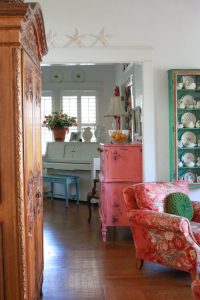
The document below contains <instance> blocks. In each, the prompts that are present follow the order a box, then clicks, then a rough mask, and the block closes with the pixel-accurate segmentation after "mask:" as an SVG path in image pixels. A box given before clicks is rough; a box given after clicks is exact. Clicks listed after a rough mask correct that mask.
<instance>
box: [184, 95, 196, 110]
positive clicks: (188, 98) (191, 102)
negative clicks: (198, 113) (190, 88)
mask: <svg viewBox="0 0 200 300" xmlns="http://www.w3.org/2000/svg"><path fill="white" fill-rule="evenodd" d="M181 100H182V102H183V103H184V104H185V106H186V108H187V107H191V106H193V105H194V103H195V100H194V98H193V97H192V96H191V95H185V96H182V97H181Z"/></svg>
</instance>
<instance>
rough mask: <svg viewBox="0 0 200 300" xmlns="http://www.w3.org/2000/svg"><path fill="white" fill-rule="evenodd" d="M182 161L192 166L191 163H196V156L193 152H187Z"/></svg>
mask: <svg viewBox="0 0 200 300" xmlns="http://www.w3.org/2000/svg"><path fill="white" fill-rule="evenodd" d="M181 159H182V161H183V162H184V163H185V164H186V165H188V164H190V163H192V162H193V163H194V162H195V156H194V154H193V153H192V152H186V153H184V154H183V155H182V158H181Z"/></svg>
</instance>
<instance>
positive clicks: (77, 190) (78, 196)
mask: <svg viewBox="0 0 200 300" xmlns="http://www.w3.org/2000/svg"><path fill="white" fill-rule="evenodd" d="M76 199H77V202H76V203H77V205H79V200H80V180H79V177H78V178H76Z"/></svg>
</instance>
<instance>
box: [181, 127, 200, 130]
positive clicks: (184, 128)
mask: <svg viewBox="0 0 200 300" xmlns="http://www.w3.org/2000/svg"><path fill="white" fill-rule="evenodd" d="M177 129H178V130H200V128H196V127H194V128H186V127H183V128H178V127H177Z"/></svg>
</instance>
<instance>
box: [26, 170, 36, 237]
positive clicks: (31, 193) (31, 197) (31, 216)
mask: <svg viewBox="0 0 200 300" xmlns="http://www.w3.org/2000/svg"><path fill="white" fill-rule="evenodd" d="M27 184H28V189H27V191H28V195H27V196H28V197H27V202H28V203H27V218H28V235H29V236H30V237H32V234H33V227H34V200H35V195H34V190H35V187H34V175H33V172H32V170H31V171H30V172H29V178H28V183H27Z"/></svg>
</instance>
